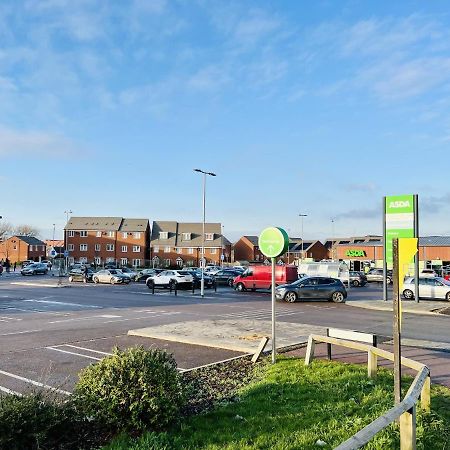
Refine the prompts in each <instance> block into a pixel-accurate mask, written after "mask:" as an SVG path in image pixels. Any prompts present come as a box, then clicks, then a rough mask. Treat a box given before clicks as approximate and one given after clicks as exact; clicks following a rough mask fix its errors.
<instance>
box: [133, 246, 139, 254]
mask: <svg viewBox="0 0 450 450" xmlns="http://www.w3.org/2000/svg"><path fill="white" fill-rule="evenodd" d="M140 251H141V246H140V245H133V252H134V253H139V252H140Z"/></svg>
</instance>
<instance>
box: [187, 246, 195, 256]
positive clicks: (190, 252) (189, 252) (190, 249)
mask: <svg viewBox="0 0 450 450" xmlns="http://www.w3.org/2000/svg"><path fill="white" fill-rule="evenodd" d="M193 254H194V249H193V248H192V247H189V248H188V255H193Z"/></svg>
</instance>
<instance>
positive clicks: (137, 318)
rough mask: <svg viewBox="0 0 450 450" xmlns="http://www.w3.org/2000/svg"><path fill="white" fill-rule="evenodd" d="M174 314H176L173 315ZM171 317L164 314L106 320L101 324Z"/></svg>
mask: <svg viewBox="0 0 450 450" xmlns="http://www.w3.org/2000/svg"><path fill="white" fill-rule="evenodd" d="M174 314H178V313H174ZM169 315H172V314H170V313H165V314H154V315H153V316H142V317H128V318H126V319H118V320H107V321H105V322H103V323H115V322H126V321H128V320H142V319H153V318H154V317H164V316H169Z"/></svg>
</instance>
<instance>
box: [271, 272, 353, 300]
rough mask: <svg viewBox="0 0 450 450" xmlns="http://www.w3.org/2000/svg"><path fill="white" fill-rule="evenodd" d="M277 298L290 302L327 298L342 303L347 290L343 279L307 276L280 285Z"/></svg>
mask: <svg viewBox="0 0 450 450" xmlns="http://www.w3.org/2000/svg"><path fill="white" fill-rule="evenodd" d="M275 298H276V299H277V300H284V301H286V302H288V303H295V302H296V301H297V300H315V299H320V298H323V299H327V300H329V301H333V302H335V303H342V302H344V301H345V299H346V298H347V290H346V289H345V286H344V285H343V284H342V281H341V280H338V279H337V278H329V277H306V278H302V279H300V280H297V281H294V282H293V283H290V284H284V285H282V286H278V287H277V288H276V289H275Z"/></svg>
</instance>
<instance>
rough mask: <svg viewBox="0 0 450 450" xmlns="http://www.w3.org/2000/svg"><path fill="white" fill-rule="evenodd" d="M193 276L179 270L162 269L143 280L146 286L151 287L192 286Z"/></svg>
mask: <svg viewBox="0 0 450 450" xmlns="http://www.w3.org/2000/svg"><path fill="white" fill-rule="evenodd" d="M193 281H194V278H193V277H192V275H188V274H186V273H183V274H182V273H180V271H179V270H164V271H163V272H161V273H159V274H158V275H154V276H152V277H148V278H147V281H146V282H145V283H146V284H147V286H148V287H149V288H150V289H151V288H152V285H155V286H158V287H172V288H175V286H177V287H181V286H183V287H187V286H192V282H193Z"/></svg>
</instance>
